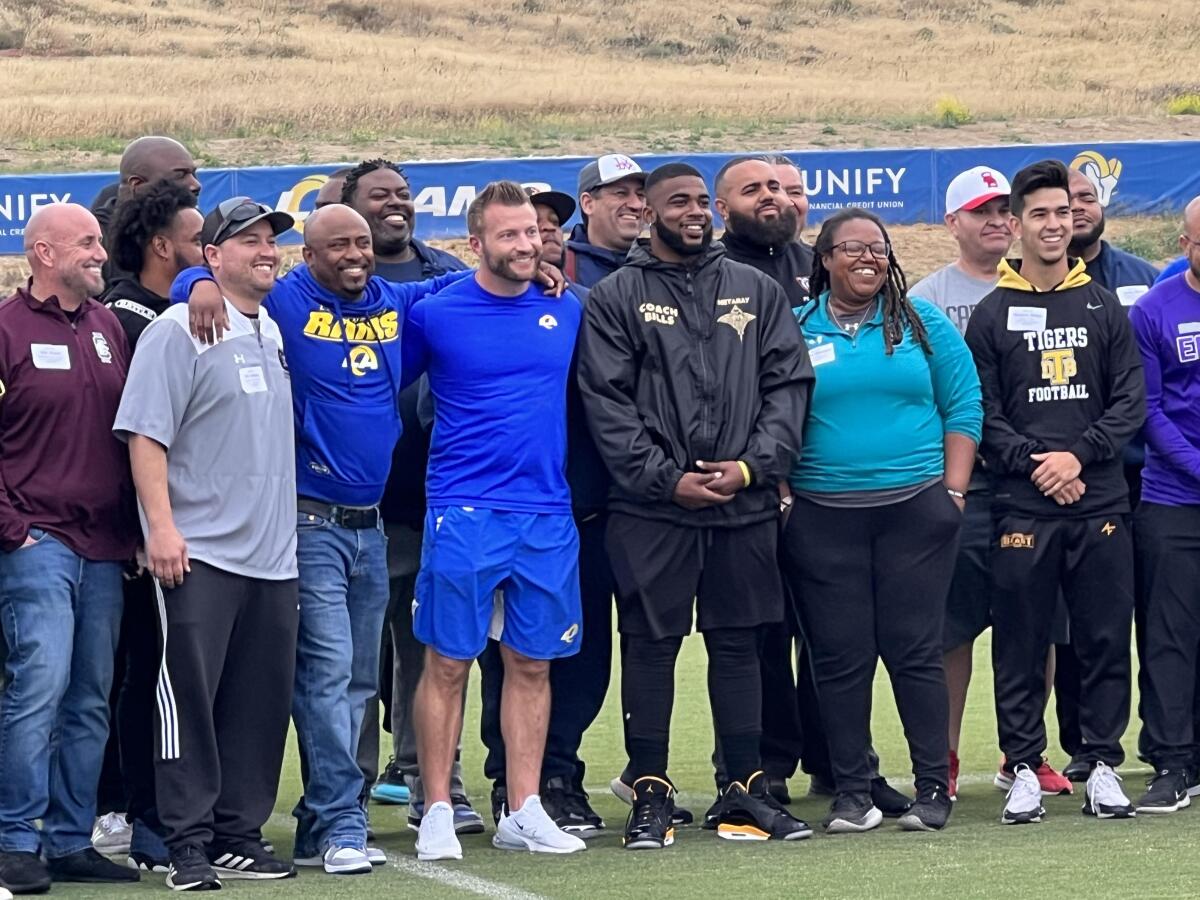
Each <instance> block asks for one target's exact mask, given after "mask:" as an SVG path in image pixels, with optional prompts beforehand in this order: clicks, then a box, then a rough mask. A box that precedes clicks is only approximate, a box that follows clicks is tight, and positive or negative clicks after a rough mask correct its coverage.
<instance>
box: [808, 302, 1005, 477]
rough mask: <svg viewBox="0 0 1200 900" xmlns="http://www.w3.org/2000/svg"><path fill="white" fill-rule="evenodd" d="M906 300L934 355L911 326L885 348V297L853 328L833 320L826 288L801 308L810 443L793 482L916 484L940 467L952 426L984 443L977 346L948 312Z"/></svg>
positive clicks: (939, 472)
mask: <svg viewBox="0 0 1200 900" xmlns="http://www.w3.org/2000/svg"><path fill="white" fill-rule="evenodd" d="M910 299H911V301H912V305H913V307H914V308H915V309H916V311H917V315H919V316H920V317H921V321H922V322H923V323H924V324H925V330H926V332H927V333H928V336H929V338H928V339H929V346H930V349H931V350H932V351H933V352H932V353H930V354H928V355H927V354H926V353H925V351H924V350H923V349H922V347H921V345H920V344H919V343H918V342H917V341H916V340H915V339H914V338H913V336H912V330H911V329H910V328H906V329H905V331H904V340H903V341H901V342H900V343H899V344H898V345H897V346H896V347H895V348H893V350H892V355H891V356H889V355H887V353H886V352H885V350H884V344H883V313H882V311H881V307H882V303H880V304H879V306H880V308H878V309H877V310H876V312H875V315H874V317H873V318H871V319H870V320H869V321H867V322H864V323H863V325H862V327H860V328H859V330H858V333H857V334H856V335H853V336H851V335H850V334H848V333H847V332H846V331H845V330H844V329H842V328H841V327H840V326H838V325H837V324H835V323H834V322H833V321H831V319H830V317H829V314H828V312H827V310H828V303H829V293H828V291H827V292H825V293H824V294H822V295H821V296H820V297H818V298H817V299H816V300H813V301H810V302H809V303H808V304H806V305H804V306H802V307H800V308H799V309H798V310H797V311H796V314H797V318H798V319H799V320H800V328H801V331H802V332H803V334H804V339H805V341H806V342H807V344H808V355H809V358H810V359H811V360H812V364H813V369H814V371H815V372H816V377H817V380H816V386H815V388H814V390H813V396H812V401H811V403H810V405H809V411H808V421H807V424H806V425H805V428H804V443H803V447H804V449H803V451H802V452H801V454H800V456H799V457H798V458H797V460H796V463H795V465H794V466H793V467H792V472H791V476H790V478H789V479H788V480H789V481H790V483H791V485H792V487H793V488H794V489H796V490H800V491H808V492H811V493H840V492H843V491H875V490H886V489H889V488H903V487H908V486H910V485H917V484H920V483H922V482H924V481H929V480H930V479H931V478H938V477H940V476H941V475H942V474H943V472H944V469H945V435H946V433H947V432H954V433H956V434H962V435H965V436H967V437H969V438H970V439H971V440H973V441H975V442H976V443H978V441H979V437H980V433H981V431H982V429H983V402H982V399H981V395H980V390H979V376H978V374H976V372H975V362H974V360H973V359H972V357H971V351H970V350H968V349H967V345H966V343H965V342H964V341H963V339H962V336H961V335H960V334H959V333H958V330H957V329H956V328H955V327H954V325H953V323H951V321H950V320H949V319H948V318H947V317H946V315H945V313H943V312H942V311H941V310H940V309H938V308H937V307H936V306H934V305H933V304H932V303H930V302H929V301H927V300H922V299H920V298H918V297H913V298H910ZM881 300H882V298H881Z"/></svg>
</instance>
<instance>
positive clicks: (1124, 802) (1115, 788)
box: [1087, 763, 1129, 806]
mask: <svg viewBox="0 0 1200 900" xmlns="http://www.w3.org/2000/svg"><path fill="white" fill-rule="evenodd" d="M1087 786H1088V796H1089V798H1090V799H1091V801H1092V802H1093V803H1095V804H1097V805H1099V806H1128V805H1129V798H1128V797H1126V796H1125V791H1124V789H1123V788H1122V787H1121V776H1120V775H1118V774H1117V773H1116V772H1114V771H1113V769H1112V768H1111V767H1110V766H1106V765H1105V764H1104V763H1097V764H1096V768H1094V769H1093V770H1092V774H1091V777H1090V778H1088V784H1087Z"/></svg>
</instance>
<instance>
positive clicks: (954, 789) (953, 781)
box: [946, 750, 958, 800]
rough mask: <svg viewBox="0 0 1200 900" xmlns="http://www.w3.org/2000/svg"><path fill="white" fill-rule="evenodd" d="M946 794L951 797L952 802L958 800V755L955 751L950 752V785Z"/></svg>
mask: <svg viewBox="0 0 1200 900" xmlns="http://www.w3.org/2000/svg"><path fill="white" fill-rule="evenodd" d="M946 793H947V794H949V795H950V799H951V800H957V799H958V754H957V753H955V752H954V751H953V750H951V751H950V784H949V785H948V786H947V789H946Z"/></svg>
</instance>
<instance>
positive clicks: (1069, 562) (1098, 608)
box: [992, 513, 1133, 769]
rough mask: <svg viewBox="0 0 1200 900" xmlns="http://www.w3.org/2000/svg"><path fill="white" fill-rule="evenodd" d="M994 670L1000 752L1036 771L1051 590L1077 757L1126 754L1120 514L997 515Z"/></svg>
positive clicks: (1129, 566) (1129, 574)
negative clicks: (1071, 665)
mask: <svg viewBox="0 0 1200 900" xmlns="http://www.w3.org/2000/svg"><path fill="white" fill-rule="evenodd" d="M992 578H993V580H994V590H993V593H992V669H993V673H994V678H995V696H996V724H997V729H998V731H999V737H1000V750H1001V751H1002V752H1003V753H1004V755H1005V756H1006V757H1007V758H1008V761H1009V763H1010V764H1011V765H1013V766H1014V767H1015V766H1016V765H1018V764H1020V763H1026V764H1028V765H1029V766H1031V767H1032V768H1034V769H1036V768H1037V767H1038V766H1039V765H1040V764H1041V760H1042V754H1043V752H1044V751H1045V749H1046V728H1045V722H1044V719H1043V708H1044V704H1045V699H1046V652H1047V650H1048V649H1049V647H1050V630H1051V626H1052V624H1053V619H1054V608H1055V604H1056V603H1057V602H1058V594H1059V591H1060V590H1061V591H1062V594H1063V598H1064V599H1065V601H1066V604H1067V610H1068V614H1069V616H1070V621H1071V643H1072V645H1073V646H1074V648H1075V653H1076V655H1077V656H1078V658H1079V665H1080V680H1079V683H1080V694H1079V728H1080V733H1081V745H1080V750H1079V755H1080V756H1082V757H1083V758H1084V759H1087V760H1088V761H1091V762H1095V761H1101V762H1105V763H1107V764H1108V765H1110V766H1113V767H1114V768H1115V767H1116V766H1118V765H1120V764H1121V762H1122V761H1123V760H1124V759H1125V754H1124V751H1123V750H1122V749H1121V735H1122V734H1124V732H1125V727H1126V725H1128V724H1129V703H1130V693H1131V685H1130V658H1129V638H1130V627H1131V624H1132V620H1133V542H1132V539H1131V535H1130V529H1129V524H1128V521H1127V517H1126V516H1125V515H1122V514H1120V513H1114V514H1113V515H1109V516H1098V517H1090V518H1084V519H1034V518H1030V517H1026V516H1016V515H1007V514H1001V515H999V517H998V518H997V520H996V527H995V536H994V539H993V542H992Z"/></svg>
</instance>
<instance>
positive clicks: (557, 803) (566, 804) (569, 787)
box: [541, 778, 604, 840]
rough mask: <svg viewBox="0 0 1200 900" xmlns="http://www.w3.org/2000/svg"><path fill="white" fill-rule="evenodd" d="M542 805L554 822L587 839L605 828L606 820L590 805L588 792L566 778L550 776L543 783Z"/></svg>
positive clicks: (565, 829)
mask: <svg viewBox="0 0 1200 900" xmlns="http://www.w3.org/2000/svg"><path fill="white" fill-rule="evenodd" d="M541 798H542V806H543V807H544V808H545V810H546V813H547V815H549V816H550V818H551V819H553V820H554V824H555V825H557V826H558V827H559V829H560V830H562V831H565V832H566V833H567V834H573V835H575V836H576V837H578V838H583V839H584V840H587V839H588V838H594V837H595V836H596V835H598V834H599V833H600V832H601V830H602V829H603V828H604V820H603V819H601V818H600V817H599V816H598V815H596V812H595V810H593V809H592V808H591V806H589V805H588V802H587V793H586V792H583V791H579V790H577V789H576V788H575V786H574V785H573V784H571V783H570V782H568V781H567V780H566V779H565V778H549V779H547V780H546V783H545V784H544V785H542V792H541Z"/></svg>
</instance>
